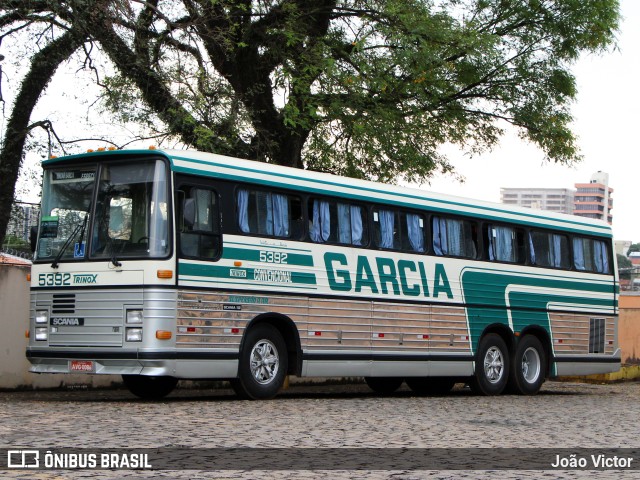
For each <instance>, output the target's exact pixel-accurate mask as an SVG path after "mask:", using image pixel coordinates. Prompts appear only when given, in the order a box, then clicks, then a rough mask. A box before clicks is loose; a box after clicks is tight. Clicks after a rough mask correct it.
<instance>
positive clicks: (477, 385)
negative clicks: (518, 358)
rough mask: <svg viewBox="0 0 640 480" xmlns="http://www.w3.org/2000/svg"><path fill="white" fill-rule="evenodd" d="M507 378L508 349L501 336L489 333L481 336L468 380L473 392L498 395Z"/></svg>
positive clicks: (505, 384) (503, 387)
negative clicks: (473, 368)
mask: <svg viewBox="0 0 640 480" xmlns="http://www.w3.org/2000/svg"><path fill="white" fill-rule="evenodd" d="M508 378H509V351H508V350H507V345H506V344H505V343H504V340H502V337H500V335H498V334H496V333H489V334H487V335H485V336H484V337H482V339H481V340H480V345H479V347H478V352H477V356H476V365H475V374H474V376H473V379H472V380H471V382H470V386H471V388H472V389H473V391H474V392H476V393H479V394H481V395H500V394H501V393H502V391H503V390H504V389H505V387H506V386H507V380H508Z"/></svg>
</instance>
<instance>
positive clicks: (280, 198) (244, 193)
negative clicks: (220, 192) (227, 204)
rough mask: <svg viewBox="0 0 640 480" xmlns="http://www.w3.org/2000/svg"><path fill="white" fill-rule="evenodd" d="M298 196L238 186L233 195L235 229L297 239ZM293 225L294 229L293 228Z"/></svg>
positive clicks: (299, 210)
mask: <svg viewBox="0 0 640 480" xmlns="http://www.w3.org/2000/svg"><path fill="white" fill-rule="evenodd" d="M300 205H301V202H300V199H299V198H298V197H293V196H290V195H286V194H282V193H274V192H267V191H261V190H248V189H244V188H242V189H239V190H238V192H237V195H236V212H237V217H236V218H237V221H238V229H239V230H240V231H241V232H242V233H253V234H258V235H269V236H273V237H280V238H290V237H293V238H299V235H300V232H299V226H296V225H295V222H292V220H291V219H292V217H294V218H295V219H296V221H299V219H300V217H301V216H300V212H301V209H300ZM292 226H293V227H296V228H293V229H292Z"/></svg>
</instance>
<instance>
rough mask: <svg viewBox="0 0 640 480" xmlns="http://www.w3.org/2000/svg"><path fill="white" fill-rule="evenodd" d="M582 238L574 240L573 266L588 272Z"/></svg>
mask: <svg viewBox="0 0 640 480" xmlns="http://www.w3.org/2000/svg"><path fill="white" fill-rule="evenodd" d="M582 242H583V239H582V238H574V239H573V264H574V265H575V267H576V268H577V269H578V270H586V268H587V267H586V266H585V262H584V245H583V243H582Z"/></svg>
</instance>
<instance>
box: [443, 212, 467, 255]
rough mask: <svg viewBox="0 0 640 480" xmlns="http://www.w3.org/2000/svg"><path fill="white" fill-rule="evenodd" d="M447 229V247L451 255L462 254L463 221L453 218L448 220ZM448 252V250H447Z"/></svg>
mask: <svg viewBox="0 0 640 480" xmlns="http://www.w3.org/2000/svg"><path fill="white" fill-rule="evenodd" d="M446 229H447V249H448V251H449V252H448V253H449V255H456V256H461V255H462V254H463V253H464V252H463V245H462V222H460V221H457V220H452V219H447V220H446ZM445 253H447V252H445Z"/></svg>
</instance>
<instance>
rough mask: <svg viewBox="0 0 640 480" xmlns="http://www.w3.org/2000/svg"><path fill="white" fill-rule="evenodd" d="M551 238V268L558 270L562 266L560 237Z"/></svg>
mask: <svg viewBox="0 0 640 480" xmlns="http://www.w3.org/2000/svg"><path fill="white" fill-rule="evenodd" d="M552 237H553V249H552V250H551V252H552V254H551V255H552V256H553V266H554V267H556V268H560V267H561V266H562V237H561V236H560V235H555V234H554V235H552Z"/></svg>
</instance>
